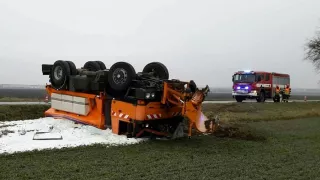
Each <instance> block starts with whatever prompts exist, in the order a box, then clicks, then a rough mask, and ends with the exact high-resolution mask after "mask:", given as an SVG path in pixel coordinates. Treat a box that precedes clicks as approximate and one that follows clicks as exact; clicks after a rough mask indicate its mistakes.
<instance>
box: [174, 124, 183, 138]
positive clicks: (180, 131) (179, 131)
mask: <svg viewBox="0 0 320 180" xmlns="http://www.w3.org/2000/svg"><path fill="white" fill-rule="evenodd" d="M183 136H184V124H183V122H180V123H179V125H178V126H177V128H176V130H175V131H174V133H173V135H172V139H177V138H182V137H183Z"/></svg>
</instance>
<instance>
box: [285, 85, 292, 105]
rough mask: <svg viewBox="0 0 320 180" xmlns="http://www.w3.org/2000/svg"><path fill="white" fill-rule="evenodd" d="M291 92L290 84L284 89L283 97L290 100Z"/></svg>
mask: <svg viewBox="0 0 320 180" xmlns="http://www.w3.org/2000/svg"><path fill="white" fill-rule="evenodd" d="M290 93H291V88H290V86H289V84H287V85H286V87H285V88H284V91H283V98H284V99H285V100H286V101H287V102H288V100H289V97H290Z"/></svg>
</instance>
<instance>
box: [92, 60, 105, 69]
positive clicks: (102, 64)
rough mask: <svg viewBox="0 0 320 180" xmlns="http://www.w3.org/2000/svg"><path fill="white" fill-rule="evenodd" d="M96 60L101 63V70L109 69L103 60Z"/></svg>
mask: <svg viewBox="0 0 320 180" xmlns="http://www.w3.org/2000/svg"><path fill="white" fill-rule="evenodd" d="M95 62H96V63H98V64H99V66H100V69H101V70H105V69H107V67H106V65H105V64H104V63H103V62H102V61H95Z"/></svg>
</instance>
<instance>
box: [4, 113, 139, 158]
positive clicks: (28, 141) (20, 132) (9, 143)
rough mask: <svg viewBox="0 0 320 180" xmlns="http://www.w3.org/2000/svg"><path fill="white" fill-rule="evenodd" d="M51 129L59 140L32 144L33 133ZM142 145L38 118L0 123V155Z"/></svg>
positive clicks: (88, 128)
mask: <svg viewBox="0 0 320 180" xmlns="http://www.w3.org/2000/svg"><path fill="white" fill-rule="evenodd" d="M50 129H51V133H52V135H51V136H52V137H53V136H57V135H61V136H62V140H33V137H34V134H35V132H37V131H39V132H41V131H49V130H50ZM42 137H44V136H42ZM141 141H144V139H135V138H127V137H126V136H125V135H116V134H113V133H112V132H111V130H110V129H107V130H101V129H98V128H95V127H92V126H89V125H82V124H76V123H74V122H73V121H70V120H63V119H53V118H40V119H35V120H24V121H4V122H0V154H2V153H8V154H11V153H15V152H23V151H32V150H43V149H53V148H57V149H60V148H63V147H76V146H82V145H91V144H96V143H99V144H106V145H110V146H117V145H128V144H135V143H139V142H141Z"/></svg>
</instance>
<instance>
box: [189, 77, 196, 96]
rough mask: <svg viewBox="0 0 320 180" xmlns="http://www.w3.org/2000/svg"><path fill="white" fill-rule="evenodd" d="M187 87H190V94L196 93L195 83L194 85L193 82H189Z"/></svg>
mask: <svg viewBox="0 0 320 180" xmlns="http://www.w3.org/2000/svg"><path fill="white" fill-rule="evenodd" d="M189 87H190V89H191V92H193V93H195V92H196V90H197V85H196V83H195V82H194V81H193V80H191V81H190V83H189Z"/></svg>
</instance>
